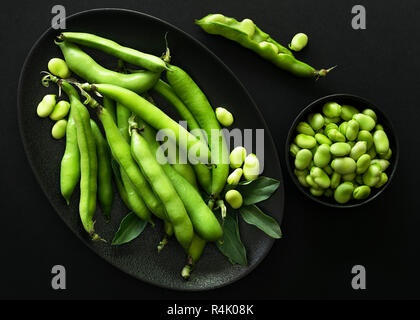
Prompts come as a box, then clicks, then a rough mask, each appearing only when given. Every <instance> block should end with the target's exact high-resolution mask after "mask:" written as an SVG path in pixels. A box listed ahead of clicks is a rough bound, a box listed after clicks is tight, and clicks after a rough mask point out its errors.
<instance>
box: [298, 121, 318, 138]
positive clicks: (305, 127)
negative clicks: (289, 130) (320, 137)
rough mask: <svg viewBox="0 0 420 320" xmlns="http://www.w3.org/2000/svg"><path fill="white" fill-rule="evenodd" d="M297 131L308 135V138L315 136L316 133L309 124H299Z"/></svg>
mask: <svg viewBox="0 0 420 320" xmlns="http://www.w3.org/2000/svg"><path fill="white" fill-rule="evenodd" d="M296 131H297V132H299V133H303V134H306V135H308V136H314V135H315V131H314V129H312V127H311V126H310V125H309V124H308V123H307V122H303V121H302V122H299V123H298V125H297V126H296Z"/></svg>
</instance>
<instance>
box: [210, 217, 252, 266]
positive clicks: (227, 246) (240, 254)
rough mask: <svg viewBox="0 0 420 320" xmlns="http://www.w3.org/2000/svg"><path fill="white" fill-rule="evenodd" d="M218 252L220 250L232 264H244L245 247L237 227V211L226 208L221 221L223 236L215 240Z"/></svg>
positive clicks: (245, 259) (245, 262) (245, 261)
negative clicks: (225, 213) (219, 239)
mask: <svg viewBox="0 0 420 320" xmlns="http://www.w3.org/2000/svg"><path fill="white" fill-rule="evenodd" d="M216 245H217V247H218V248H219V250H220V252H222V253H223V254H224V255H225V256H226V257H228V258H229V261H230V262H231V263H232V264H235V263H237V264H240V265H242V266H246V265H247V264H248V261H247V258H246V249H245V247H244V245H243V243H242V241H241V236H240V234H239V227H238V213H237V212H236V211H233V212H232V211H231V210H228V213H227V215H226V218H225V220H224V222H223V237H222V239H221V241H217V242H216Z"/></svg>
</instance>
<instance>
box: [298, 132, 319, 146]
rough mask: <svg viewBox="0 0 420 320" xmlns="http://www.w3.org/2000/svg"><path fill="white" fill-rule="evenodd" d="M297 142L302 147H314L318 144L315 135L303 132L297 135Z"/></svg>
mask: <svg viewBox="0 0 420 320" xmlns="http://www.w3.org/2000/svg"><path fill="white" fill-rule="evenodd" d="M295 143H296V144H297V146H298V147H300V148H302V149H312V148H313V147H315V146H316V140H315V138H314V137H312V136H308V135H306V134H302V133H300V134H298V135H297V136H296V138H295Z"/></svg>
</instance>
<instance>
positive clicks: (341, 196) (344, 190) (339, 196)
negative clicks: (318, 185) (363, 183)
mask: <svg viewBox="0 0 420 320" xmlns="http://www.w3.org/2000/svg"><path fill="white" fill-rule="evenodd" d="M353 190H354V186H353V183H351V182H343V183H342V184H340V185H339V186H338V187H337V189H335V191H334V199H335V201H337V202H338V203H341V204H344V203H346V202H348V201H349V200H350V199H351V197H352V195H353Z"/></svg>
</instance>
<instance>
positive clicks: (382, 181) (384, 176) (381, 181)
mask: <svg viewBox="0 0 420 320" xmlns="http://www.w3.org/2000/svg"><path fill="white" fill-rule="evenodd" d="M387 182H388V175H387V174H386V173H385V172H382V173H381V176H380V178H379V181H378V183H377V184H375V186H374V187H375V188H382V187H383V185H384V184H385V183H387Z"/></svg>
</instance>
